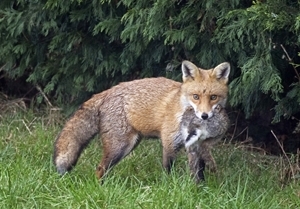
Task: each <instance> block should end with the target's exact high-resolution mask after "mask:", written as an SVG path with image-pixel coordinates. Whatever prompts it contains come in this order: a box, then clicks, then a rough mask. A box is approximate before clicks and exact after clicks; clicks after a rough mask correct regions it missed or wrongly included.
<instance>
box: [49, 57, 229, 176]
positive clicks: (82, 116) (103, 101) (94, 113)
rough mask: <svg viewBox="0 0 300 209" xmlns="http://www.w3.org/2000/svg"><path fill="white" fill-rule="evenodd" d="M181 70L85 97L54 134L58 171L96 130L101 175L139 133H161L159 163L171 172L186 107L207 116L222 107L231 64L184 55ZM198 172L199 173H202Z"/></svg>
mask: <svg viewBox="0 0 300 209" xmlns="http://www.w3.org/2000/svg"><path fill="white" fill-rule="evenodd" d="M181 71H182V82H177V81H174V80H172V79H168V78H165V77H156V78H143V79H136V80H132V81H127V82H121V83H120V84H118V85H116V86H113V87H111V88H110V89H107V90H105V91H103V92H100V93H98V94H94V95H93V96H92V97H91V98H90V99H89V100H87V101H86V102H84V103H83V104H82V105H81V106H80V107H79V109H78V110H77V111H75V113H73V115H72V116H71V117H70V118H69V119H68V120H67V122H66V123H65V125H64V127H63V128H62V130H61V132H60V133H59V134H58V136H57V137H56V139H55V142H54V153H53V161H54V165H55V168H56V170H57V172H58V173H59V174H60V175H63V174H65V173H66V172H69V171H71V170H72V168H73V167H74V166H75V165H76V163H77V161H78V158H79V156H80V154H81V153H82V151H83V150H84V148H85V147H86V146H87V145H88V144H89V143H90V141H91V139H92V138H94V136H95V135H96V134H99V136H100V139H101V142H102V158H101V160H100V163H99V164H98V166H97V167H96V177H97V178H98V179H99V180H100V179H103V177H104V176H106V174H107V173H108V171H109V170H111V169H112V168H113V167H114V166H115V165H116V164H117V163H119V162H120V160H122V159H123V158H124V157H126V156H127V155H128V154H129V153H130V152H131V151H132V150H133V149H134V148H135V147H136V146H137V145H138V144H139V142H140V141H141V139H142V136H143V137H155V138H160V139H161V145H162V153H163V156H162V165H163V167H164V168H165V170H166V171H167V172H170V170H171V168H172V166H173V163H174V160H175V158H176V154H177V153H178V151H179V150H180V146H178V141H180V140H182V137H178V136H180V132H181V131H182V130H181V128H180V123H181V121H182V117H183V114H184V112H185V111H186V109H187V108H188V107H190V106H191V107H192V108H193V110H194V114H195V116H196V117H198V118H201V119H203V120H208V119H210V118H212V117H213V115H214V109H215V107H216V106H218V105H221V106H222V107H225V104H226V101H227V94H228V77H229V73H230V64H229V63H228V62H224V63H221V64H219V65H217V66H216V67H214V68H211V69H207V70H205V69H202V68H199V67H197V66H196V65H195V64H194V63H192V62H190V61H187V60H185V61H183V62H182V63H181ZM184 134H185V133H183V134H181V135H182V136H183V135H184ZM197 166H200V165H197ZM198 170H200V168H199V169H198ZM196 175H198V177H199V178H201V176H199V175H200V173H199V174H196Z"/></svg>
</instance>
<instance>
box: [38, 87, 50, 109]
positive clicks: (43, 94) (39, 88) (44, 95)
mask: <svg viewBox="0 0 300 209" xmlns="http://www.w3.org/2000/svg"><path fill="white" fill-rule="evenodd" d="M35 87H36V89H37V90H38V91H39V92H40V93H41V94H42V96H43V97H44V99H45V100H46V102H47V103H48V105H49V106H50V107H53V105H52V104H51V102H50V100H49V99H48V97H47V96H46V94H45V93H44V92H43V91H42V89H41V87H40V86H39V85H36V86H35Z"/></svg>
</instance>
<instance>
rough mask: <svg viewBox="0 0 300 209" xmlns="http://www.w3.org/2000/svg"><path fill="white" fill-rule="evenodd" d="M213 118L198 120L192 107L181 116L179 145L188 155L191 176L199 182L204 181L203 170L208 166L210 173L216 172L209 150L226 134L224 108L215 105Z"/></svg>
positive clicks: (226, 117) (228, 124)
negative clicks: (182, 146)
mask: <svg viewBox="0 0 300 209" xmlns="http://www.w3.org/2000/svg"><path fill="white" fill-rule="evenodd" d="M213 111H214V116H213V117H211V118H209V119H207V120H203V119H201V118H198V117H197V116H196V115H195V113H194V109H193V108H192V107H189V108H187V109H186V111H185V112H184V114H183V116H182V121H181V125H180V127H181V131H180V136H179V138H181V140H183V141H182V142H181V144H183V145H184V146H185V149H186V151H187V153H188V160H189V163H188V164H189V167H190V170H191V174H192V176H193V177H194V179H195V180H196V182H199V181H201V180H204V169H205V167H206V166H208V168H209V170H210V171H211V172H216V171H217V166H216V162H215V160H214V158H213V156H212V154H211V151H210V150H211V148H212V147H213V145H215V144H217V143H218V142H219V141H220V140H221V139H222V138H223V137H224V135H225V133H226V132H227V130H228V128H229V126H230V120H229V117H228V115H227V112H226V110H225V108H224V107H222V106H221V105H217V106H216V107H215V108H214V110H213Z"/></svg>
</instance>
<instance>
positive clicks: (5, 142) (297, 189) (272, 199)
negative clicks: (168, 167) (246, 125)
mask: <svg viewBox="0 0 300 209" xmlns="http://www.w3.org/2000/svg"><path fill="white" fill-rule="evenodd" d="M49 121H51V122H49ZM60 129H61V126H59V125H56V124H54V123H53V120H50V119H49V117H48V116H47V117H41V116H36V115H35V114H33V113H32V112H30V111H29V112H28V113H15V114H14V115H6V116H0V150H1V152H0V208H109V209H111V208H128V209H131V208H141V209H143V208H149V209H154V208H158V209H161V208H163V209H168V208H170V209H175V208H193V209H200V208H201V209H203V208H229V209H234V208H243V209H247V208H249V209H250V208H251V209H253V208H263V209H265V208H272V209H274V208H300V198H299V196H300V186H299V182H297V181H290V182H287V183H286V184H285V185H284V186H283V185H282V182H281V179H282V177H281V176H282V169H283V168H284V167H285V166H287V164H285V161H284V160H283V159H282V158H276V157H268V156H264V155H260V154H259V153H255V152H250V151H246V150H244V149H241V148H238V147H237V146H234V145H219V146H217V147H216V148H215V150H214V155H215V157H216V161H217V164H218V167H219V172H218V174H210V173H208V172H206V173H205V174H206V182H205V183H202V184H200V185H196V184H195V183H194V182H193V180H191V179H190V177H189V172H188V166H187V164H186V156H185V153H184V151H182V152H181V153H180V154H179V156H178V159H177V161H176V164H175V167H174V169H173V171H172V173H171V174H166V173H165V172H164V171H163V168H162V165H161V156H162V152H161V145H160V142H159V140H144V141H142V142H141V144H140V145H139V146H138V147H137V148H136V149H135V150H134V152H133V153H131V154H130V155H129V156H127V157H126V158H125V159H124V160H122V161H121V162H120V163H119V164H118V165H117V166H116V167H115V168H114V169H113V170H112V171H111V172H110V173H109V174H108V175H107V176H106V178H105V181H104V182H103V183H102V184H99V182H98V181H97V180H96V178H95V175H94V171H95V167H96V165H97V164H98V163H99V161H100V157H101V144H100V142H99V141H98V140H94V141H93V142H92V143H91V144H90V146H89V147H87V149H85V151H84V152H83V154H82V156H81V158H80V159H79V161H78V164H77V166H76V167H75V168H74V170H73V171H72V172H70V173H69V174H66V175H64V176H63V177H60V176H59V175H58V174H57V173H56V171H55V168H54V166H53V164H52V152H53V142H54V139H55V137H56V135H57V133H58V132H59V131H60Z"/></svg>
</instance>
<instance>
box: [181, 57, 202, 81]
mask: <svg viewBox="0 0 300 209" xmlns="http://www.w3.org/2000/svg"><path fill="white" fill-rule="evenodd" d="M181 70H182V80H183V82H186V81H189V80H195V78H196V77H197V76H198V75H199V73H200V72H199V69H198V67H197V66H196V65H195V64H193V63H191V62H189V61H186V60H185V61H183V62H182V64H181Z"/></svg>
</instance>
